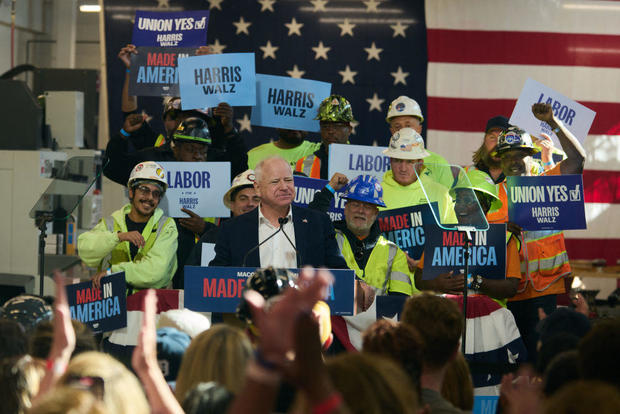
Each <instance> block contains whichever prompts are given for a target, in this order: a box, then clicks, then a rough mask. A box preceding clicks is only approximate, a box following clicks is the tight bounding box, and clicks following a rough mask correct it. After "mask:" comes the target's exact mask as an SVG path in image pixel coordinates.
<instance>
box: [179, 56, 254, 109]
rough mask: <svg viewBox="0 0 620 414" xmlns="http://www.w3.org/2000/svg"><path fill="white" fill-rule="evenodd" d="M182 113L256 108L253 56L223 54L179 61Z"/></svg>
mask: <svg viewBox="0 0 620 414" xmlns="http://www.w3.org/2000/svg"><path fill="white" fill-rule="evenodd" d="M179 87H180V89H181V99H182V101H183V109H196V108H208V107H215V106H217V105H218V104H219V103H221V102H226V103H228V104H230V105H231V106H254V105H256V70H255V68H254V53H226V54H219V55H203V56H193V57H186V58H181V59H179Z"/></svg>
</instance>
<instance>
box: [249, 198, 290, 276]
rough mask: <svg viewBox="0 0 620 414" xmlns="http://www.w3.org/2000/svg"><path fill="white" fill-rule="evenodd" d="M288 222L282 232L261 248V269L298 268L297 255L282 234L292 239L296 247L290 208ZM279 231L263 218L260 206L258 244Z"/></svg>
mask: <svg viewBox="0 0 620 414" xmlns="http://www.w3.org/2000/svg"><path fill="white" fill-rule="evenodd" d="M286 217H288V221H287V222H286V224H284V226H283V228H282V230H281V231H280V232H279V233H278V234H276V235H275V236H274V237H272V238H271V239H269V240H268V241H267V242H266V243H265V244H263V245H262V246H260V247H259V253H260V267H267V266H273V267H275V268H285V269H294V268H296V267H297V253H295V249H293V246H291V243H289V241H288V240H287V239H286V236H285V235H284V234H283V233H282V232H283V231H284V232H286V235H287V236H288V237H289V239H291V242H293V244H294V245H295V246H297V243H295V227H294V226H293V209H292V208H290V207H289V210H288V215H287V216H286ZM277 230H278V227H275V226H274V225H272V224H271V222H270V221H269V220H268V219H267V218H266V217H265V216H263V212H262V211H261V206H260V205H259V206H258V242H259V243H261V242H262V241H264V240H265V239H266V238H267V237H269V236H271V235H272V234H273V233H274V232H276V231H277Z"/></svg>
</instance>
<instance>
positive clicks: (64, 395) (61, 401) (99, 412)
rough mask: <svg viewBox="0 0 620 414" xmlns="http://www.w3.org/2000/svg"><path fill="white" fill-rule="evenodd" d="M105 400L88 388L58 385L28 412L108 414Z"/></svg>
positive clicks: (44, 413) (45, 413)
mask: <svg viewBox="0 0 620 414" xmlns="http://www.w3.org/2000/svg"><path fill="white" fill-rule="evenodd" d="M109 412H110V411H107V410H106V409H105V406H104V404H103V402H101V401H100V400H98V399H97V398H96V397H95V396H94V395H93V394H91V393H90V392H88V391H86V390H81V389H78V388H72V387H65V386H62V387H57V388H54V389H53V390H51V391H50V392H48V393H47V394H45V395H44V396H43V397H41V399H39V400H38V401H37V403H36V404H35V406H34V407H32V409H30V410H29V411H28V414H106V413H109Z"/></svg>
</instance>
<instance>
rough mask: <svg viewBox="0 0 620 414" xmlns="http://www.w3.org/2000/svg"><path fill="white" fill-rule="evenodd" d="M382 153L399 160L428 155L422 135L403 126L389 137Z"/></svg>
mask: <svg viewBox="0 0 620 414" xmlns="http://www.w3.org/2000/svg"><path fill="white" fill-rule="evenodd" d="M383 153H384V154H385V155H387V156H388V157H391V158H397V159H400V160H419V159H421V158H426V157H428V156H430V155H431V154H429V153H428V152H427V151H426V150H425V149H424V140H423V139H422V136H421V135H420V134H418V133H417V132H415V131H414V130H413V129H411V128H403V129H401V130H400V131H397V132H395V133H394V135H392V138H390V145H389V146H388V148H387V149H385V150H383Z"/></svg>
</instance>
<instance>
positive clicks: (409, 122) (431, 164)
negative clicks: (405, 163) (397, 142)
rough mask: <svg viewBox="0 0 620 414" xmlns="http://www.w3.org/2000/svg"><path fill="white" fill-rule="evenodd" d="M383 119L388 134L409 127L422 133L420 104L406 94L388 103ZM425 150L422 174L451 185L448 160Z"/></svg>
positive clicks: (452, 181) (451, 179) (451, 178)
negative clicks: (385, 122) (424, 167)
mask: <svg viewBox="0 0 620 414" xmlns="http://www.w3.org/2000/svg"><path fill="white" fill-rule="evenodd" d="M385 120H386V121H387V123H388V124H389V125H390V134H392V135H394V134H395V133H396V132H398V131H400V130H401V129H402V128H411V129H413V130H414V131H415V132H417V133H418V134H422V122H424V117H423V116H422V109H420V105H419V104H418V103H417V102H416V101H415V100H413V99H411V98H410V97H408V96H399V97H398V98H396V99H394V100H393V101H392V103H390V106H389V108H388V113H387V117H386V118H385ZM426 152H428V154H429V155H428V157H426V158H425V159H424V162H425V164H426V169H425V170H424V174H425V175H428V176H430V177H431V178H433V179H434V180H435V181H437V182H439V183H441V184H443V185H444V186H446V187H447V188H450V187H452V184H453V183H454V176H453V175H452V170H451V168H450V166H449V164H448V161H446V159H445V158H444V157H442V156H441V155H439V154H437V153H435V152H432V151H429V150H428V149H426Z"/></svg>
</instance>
